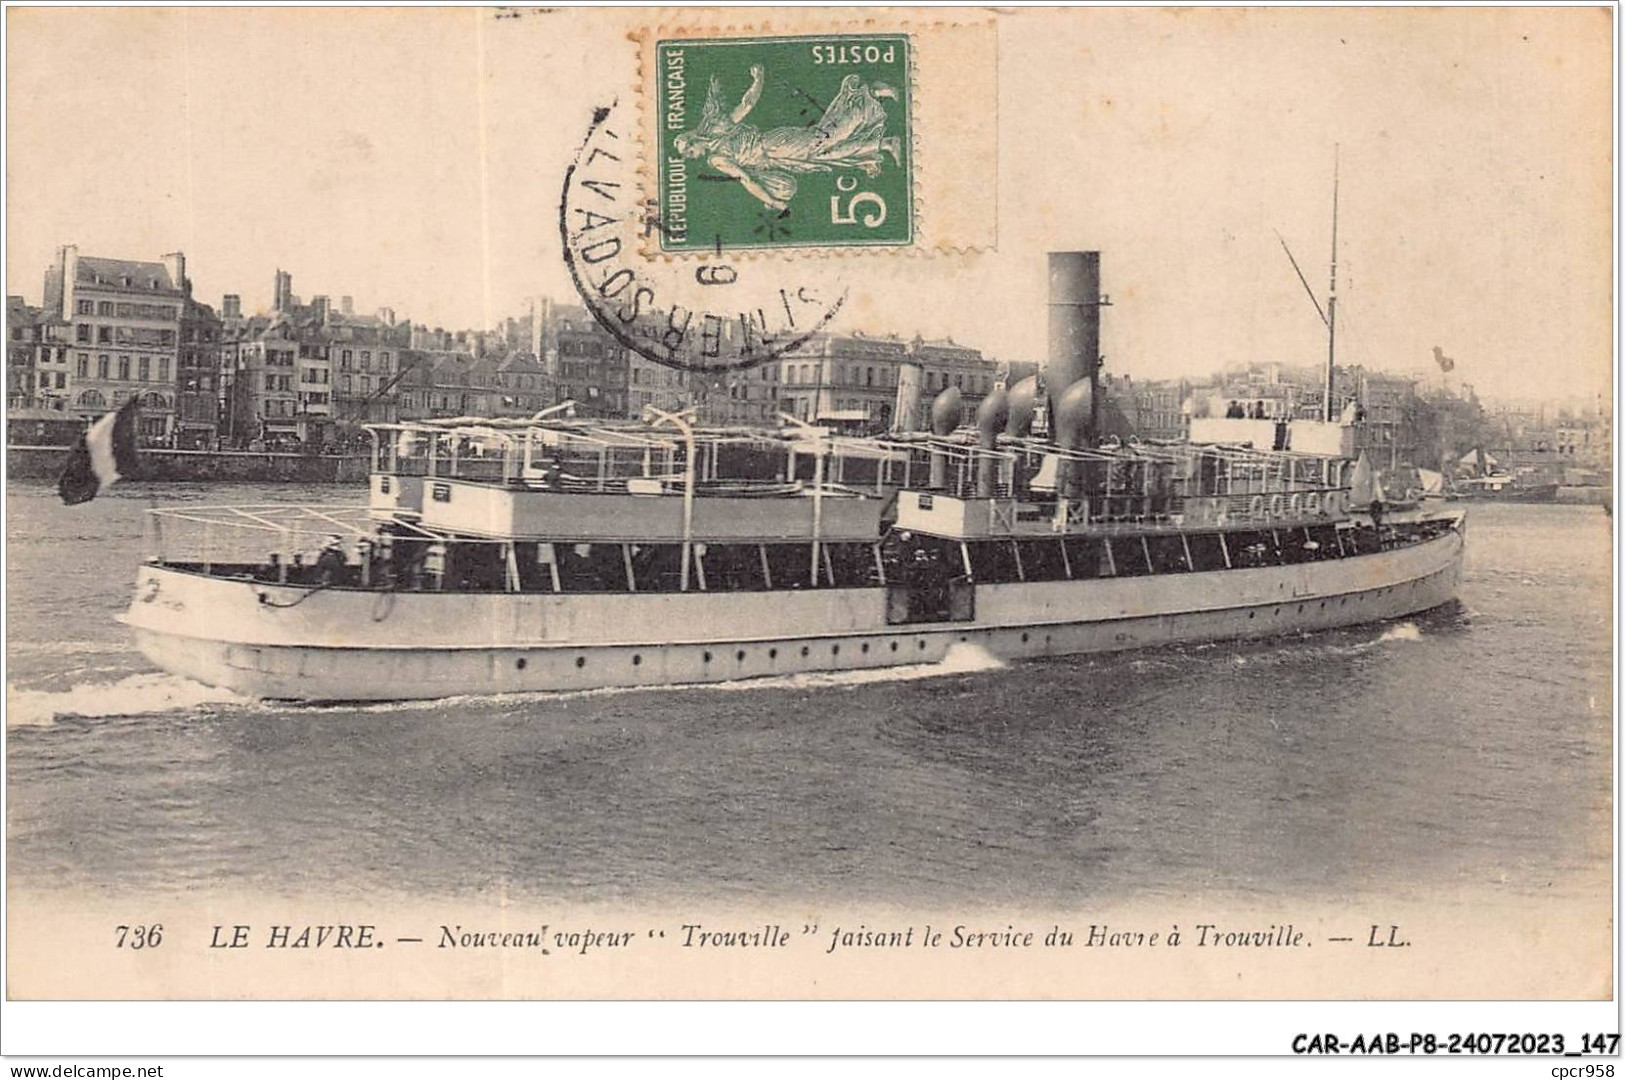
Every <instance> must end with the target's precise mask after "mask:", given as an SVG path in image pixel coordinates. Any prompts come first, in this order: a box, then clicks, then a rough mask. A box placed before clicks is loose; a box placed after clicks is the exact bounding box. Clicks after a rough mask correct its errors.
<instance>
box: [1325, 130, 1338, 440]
mask: <svg viewBox="0 0 1625 1080" xmlns="http://www.w3.org/2000/svg"><path fill="white" fill-rule="evenodd" d="M1337 150H1338V148H1337V146H1336V145H1335V144H1334V145H1333V147H1332V286H1331V291H1330V293H1328V294H1327V296H1326V422H1327V423H1328V424H1330V423H1334V422H1335V421H1336V420H1337V406H1336V403H1335V402H1334V401H1333V400H1332V385H1333V383H1334V382H1335V381H1336V378H1337V180H1338V176H1337V157H1338V153H1337Z"/></svg>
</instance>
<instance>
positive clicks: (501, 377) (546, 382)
mask: <svg viewBox="0 0 1625 1080" xmlns="http://www.w3.org/2000/svg"><path fill="white" fill-rule="evenodd" d="M497 384H498V387H499V388H500V393H499V395H498V398H497V400H496V402H495V403H494V410H493V413H494V415H496V416H535V415H536V414H537V413H538V412H540V411H541V410H543V409H545V408H547V407H548V406H549V405H552V404H553V400H554V399H553V381H552V380H551V379H549V378H548V377H547V369H546V367H545V366H543V364H542V361H541V358H540V357H538V356H536V355H535V354H534V353H530V352H517V351H516V352H510V353H509V354H508V355H507V356H505V357H504V358H503V359H502V360H501V361H500V362H498V364H497Z"/></svg>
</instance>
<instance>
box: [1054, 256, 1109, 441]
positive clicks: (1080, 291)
mask: <svg viewBox="0 0 1625 1080" xmlns="http://www.w3.org/2000/svg"><path fill="white" fill-rule="evenodd" d="M1100 304H1101V299H1100V252H1098V251H1052V252H1050V255H1049V362H1048V364H1047V366H1046V368H1045V372H1044V384H1045V385H1046V386H1047V387H1048V388H1049V404H1050V416H1051V417H1052V418H1053V417H1055V416H1056V415H1057V414H1058V413H1059V412H1060V407H1061V399H1062V398H1063V397H1064V396H1066V394H1067V393H1068V392H1069V391H1070V390H1071V388H1072V385H1073V384H1074V383H1076V382H1078V381H1079V380H1080V379H1086V380H1088V381H1089V383H1090V386H1091V390H1092V392H1091V394H1090V398H1089V416H1088V417H1087V427H1086V430H1085V432H1084V433H1083V437H1084V438H1088V437H1090V436H1092V435H1093V434H1094V432H1095V430H1096V428H1097V427H1098V426H1099V425H1098V410H1099V398H1100V394H1099V380H1100ZM1050 428H1051V430H1052V431H1054V430H1058V429H1057V425H1056V423H1055V421H1054V420H1053V419H1052V420H1051V422H1050Z"/></svg>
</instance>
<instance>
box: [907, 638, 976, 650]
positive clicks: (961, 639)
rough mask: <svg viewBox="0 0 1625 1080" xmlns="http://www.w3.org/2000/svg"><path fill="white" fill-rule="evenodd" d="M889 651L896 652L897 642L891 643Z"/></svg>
mask: <svg viewBox="0 0 1625 1080" xmlns="http://www.w3.org/2000/svg"><path fill="white" fill-rule="evenodd" d="M959 640H960V641H964V640H965V639H964V638H960V639H959ZM891 651H892V652H896V651H897V642H895V641H894V642H892V643H891Z"/></svg>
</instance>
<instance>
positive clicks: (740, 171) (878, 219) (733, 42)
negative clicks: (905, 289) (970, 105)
mask: <svg viewBox="0 0 1625 1080" xmlns="http://www.w3.org/2000/svg"><path fill="white" fill-rule="evenodd" d="M655 56H656V72H655V75H656V92H655V101H656V103H657V104H658V117H657V120H656V134H657V147H658V159H657V160H658V165H657V173H658V177H659V210H658V215H659V233H660V248H661V250H662V251H665V252H674V253H676V252H689V251H693V252H704V251H727V250H736V249H740V248H791V247H826V248H845V247H876V246H879V247H884V246H902V245H907V244H910V243H912V242H913V240H914V186H913V170H914V161H913V145H912V141H911V123H912V110H913V101H912V100H911V94H912V92H913V87H912V84H911V81H910V74H911V71H910V63H911V57H910V41H909V36H908V35H907V34H825V35H806V36H797V37H757V38H722V39H675V40H659V41H657V42H656V47H655Z"/></svg>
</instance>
